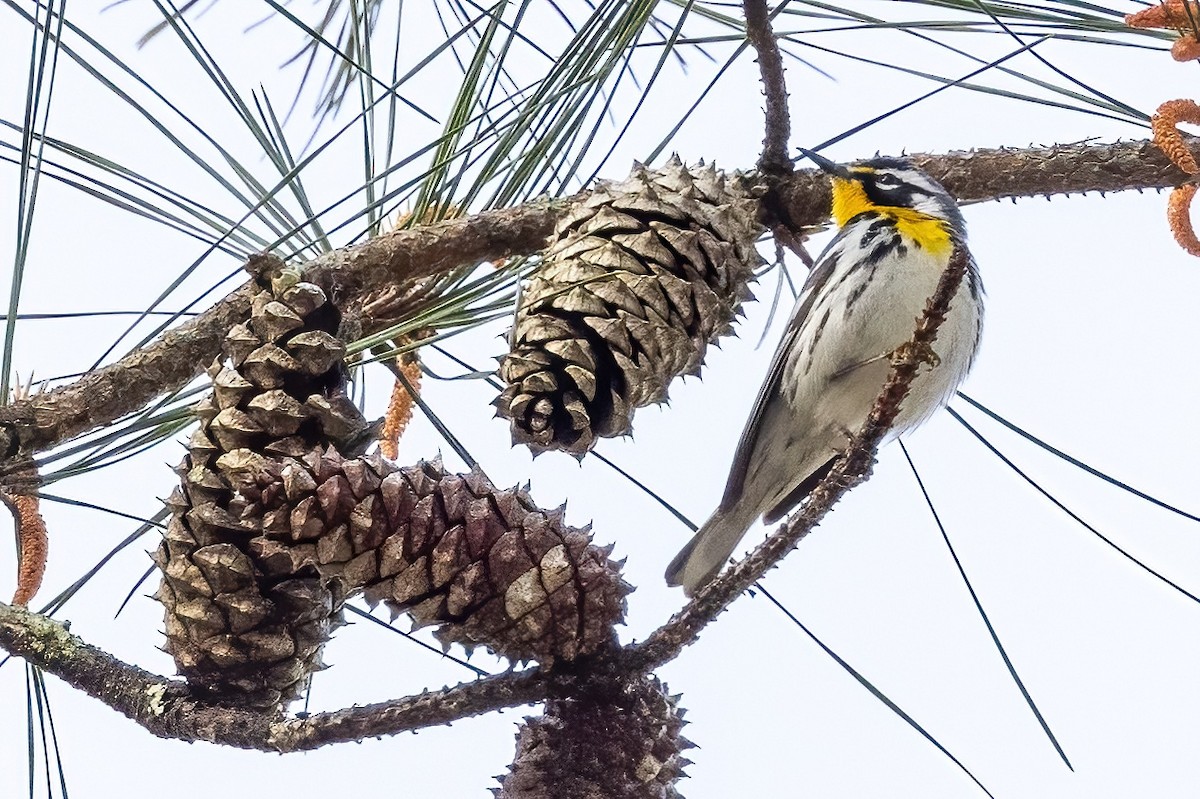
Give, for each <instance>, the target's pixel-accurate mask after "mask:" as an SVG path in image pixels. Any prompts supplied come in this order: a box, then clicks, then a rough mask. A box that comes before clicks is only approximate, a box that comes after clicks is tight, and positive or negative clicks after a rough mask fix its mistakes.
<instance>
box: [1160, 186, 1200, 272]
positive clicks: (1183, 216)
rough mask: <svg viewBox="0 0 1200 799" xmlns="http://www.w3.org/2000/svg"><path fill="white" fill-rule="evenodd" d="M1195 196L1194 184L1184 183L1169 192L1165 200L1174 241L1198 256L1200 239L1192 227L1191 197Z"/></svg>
mask: <svg viewBox="0 0 1200 799" xmlns="http://www.w3.org/2000/svg"><path fill="white" fill-rule="evenodd" d="M1195 196H1196V184H1194V183H1185V184H1183V185H1182V186H1179V187H1178V188H1176V189H1175V190H1174V191H1172V192H1171V197H1170V198H1169V199H1168V200H1167V222H1168V223H1169V224H1170V225H1171V232H1172V233H1173V234H1175V241H1176V242H1178V243H1179V246H1180V247H1182V248H1183V249H1185V250H1187V251H1188V253H1190V254H1191V255H1195V256H1197V257H1200V239H1197V238H1196V231H1195V229H1194V228H1193V227H1192V214H1191V209H1192V198H1193V197H1195Z"/></svg>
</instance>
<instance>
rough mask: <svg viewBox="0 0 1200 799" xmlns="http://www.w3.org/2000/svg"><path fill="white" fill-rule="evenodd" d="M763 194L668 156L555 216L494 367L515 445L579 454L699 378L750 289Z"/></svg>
mask: <svg viewBox="0 0 1200 799" xmlns="http://www.w3.org/2000/svg"><path fill="white" fill-rule="evenodd" d="M758 194H759V191H758V189H757V188H756V187H753V186H750V185H748V184H747V182H746V179H745V178H742V177H739V176H727V175H725V174H724V173H722V172H719V171H718V170H717V169H716V168H715V167H713V166H707V167H706V166H704V165H703V164H701V165H700V166H698V167H687V166H684V165H683V164H682V163H681V162H680V161H679V160H678V158H673V159H672V160H671V162H670V163H669V164H668V165H667V166H666V167H665V168H664V169H662V170H659V171H651V170H649V169H646V168H645V167H643V166H640V165H639V166H637V167H636V168H635V169H634V171H633V174H632V175H630V177H629V178H627V179H626V180H624V181H621V182H619V183H611V182H602V183H600V184H599V185H597V186H596V187H595V189H594V190H593V192H592V193H591V195H590V196H589V197H588V198H587V199H586V200H584V201H583V202H581V203H579V204H578V205H577V206H576V207H575V208H574V209H573V210H572V211H571V212H570V213H568V214H567V215H566V216H565V217H564V218H562V219H561V220H560V221H559V223H558V225H557V226H556V228H555V233H554V235H553V236H552V238H551V244H550V246H549V248H548V249H547V250H546V251H545V253H544V254H543V258H542V263H541V265H540V266H539V267H538V269H537V271H536V272H535V273H534V275H533V277H532V279H531V280H530V281H529V283H528V285H526V286H525V287H524V290H523V292H522V296H521V302H520V306H519V308H518V309H517V317H516V320H515V322H514V325H513V331H512V339H511V350H510V352H509V353H508V354H507V355H506V356H505V357H504V359H503V360H502V362H501V364H500V376H501V378H502V379H503V380H504V382H505V383H506V384H507V386H506V388H505V389H504V390H503V392H502V393H501V395H500V397H499V398H498V399H497V400H496V407H497V409H498V410H497V412H498V414H499V415H500V416H503V417H504V418H507V419H509V420H511V423H512V434H513V440H514V442H516V443H524V444H527V445H529V446H530V447H531V448H532V449H533V450H534V451H535V452H541V451H545V450H550V449H557V450H564V451H566V452H570V453H573V454H575V455H578V456H582V455H583V454H584V453H586V452H587V451H588V450H590V449H591V448H592V447H593V446H594V445H595V443H596V439H597V438H600V437H608V436H618V435H625V434H628V433H629V432H630V430H631V429H632V418H633V413H634V411H635V410H636V409H637V408H639V407H642V406H644V405H649V404H651V403H660V402H663V401H665V400H666V399H667V387H668V384H669V383H670V382H671V381H672V380H673V379H674V378H675V377H677V376H679V375H685V374H692V375H695V374H699V371H700V366H701V364H702V363H703V362H704V354H705V350H706V349H707V347H708V344H709V343H710V342H713V341H715V340H716V339H717V338H718V337H719V336H721V335H722V334H724V333H725V332H726V331H728V330H729V329H730V325H731V323H732V322H733V319H734V316H735V314H736V313H737V312H738V310H739V309H740V307H741V303H742V302H743V301H744V300H746V299H748V298H749V297H750V292H749V289H748V287H747V284H748V283H749V281H750V280H751V279H752V278H753V274H754V268H755V267H756V266H757V265H758V264H759V263H760V261H761V259H760V257H759V255H758V253H757V251H756V250H755V248H754V241H755V239H756V238H757V236H758V234H759V233H760V232H761V230H762V226H761V224H760V223H759V221H758V216H757V214H758V204H757V202H756V197H757V195H758Z"/></svg>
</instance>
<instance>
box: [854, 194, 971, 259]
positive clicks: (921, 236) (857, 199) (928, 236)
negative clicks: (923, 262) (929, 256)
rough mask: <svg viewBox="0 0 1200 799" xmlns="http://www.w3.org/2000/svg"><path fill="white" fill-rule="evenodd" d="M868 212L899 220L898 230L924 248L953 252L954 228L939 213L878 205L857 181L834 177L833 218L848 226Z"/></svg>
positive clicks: (930, 250)
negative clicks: (860, 215)
mask: <svg viewBox="0 0 1200 799" xmlns="http://www.w3.org/2000/svg"><path fill="white" fill-rule="evenodd" d="M866 211H874V212H876V213H879V214H883V215H884V216H887V217H890V218H891V219H893V220H895V223H896V229H897V230H899V231H900V233H901V235H903V236H904V237H905V238H908V239H912V240H913V241H915V242H916V243H917V244H918V245H919V246H920V247H921V248H923V249H925V250H926V251H928V252H930V253H933V254H934V255H940V254H943V253H946V252H949V251H950V250H951V249H952V248H953V246H954V244H953V243H952V242H951V240H950V229H949V227H948V226H947V225H946V223H945V222H944V221H943V220H941V219H938V218H937V217H936V216H930V215H929V214H924V213H921V212H920V211H917V210H914V209H912V208H902V207H899V206H894V205H876V204H875V203H873V202H871V199H870V198H869V197H867V192H866V191H865V190H864V189H863V185H862V184H861V183H859V182H858V181H857V180H845V179H843V178H837V177H835V178H834V179H833V220H834V221H835V222H837V226H838V227H842V226H844V225H845V224H846V223H847V222H849V221H850V220H851V219H853V218H854V217H856V216H858V215H859V214H861V213H864V212H866Z"/></svg>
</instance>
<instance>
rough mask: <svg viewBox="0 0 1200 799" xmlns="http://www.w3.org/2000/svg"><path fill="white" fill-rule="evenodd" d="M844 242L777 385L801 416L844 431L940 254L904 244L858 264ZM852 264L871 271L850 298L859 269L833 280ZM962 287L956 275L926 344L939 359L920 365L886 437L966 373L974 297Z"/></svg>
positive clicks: (859, 418) (867, 403)
mask: <svg viewBox="0 0 1200 799" xmlns="http://www.w3.org/2000/svg"><path fill="white" fill-rule="evenodd" d="M850 249H851V251H850V252H846V253H844V254H842V255H841V257H840V258H839V269H837V270H836V271H835V273H834V274H833V275H832V276H831V277H830V282H829V283H828V284H827V287H834V286H836V287H835V288H833V289H832V290H827V291H826V292H824V293H823V296H822V297H821V299H820V300H819V302H818V303H816V304H815V305H814V307H813V309H812V310H811V311H810V313H809V315H808V317H807V320H806V323H805V325H804V328H803V329H802V331H801V333H800V335H799V337H798V341H797V344H798V345H799V346H796V347H795V348H794V350H793V352H794V353H795V354H794V355H793V358H792V359H791V362H790V363H789V365H788V369H787V372H786V373H785V376H784V386H783V390H784V392H785V393H787V394H790V396H789V399H790V400H791V404H792V407H793V408H795V409H797V410H800V409H803V410H806V411H807V413H806V414H803V415H806V416H808V420H809V423H810V424H812V425H813V426H814V427H816V428H818V429H819V428H825V429H827V430H830V431H840V432H842V433H851V434H852V433H854V432H857V430H858V429H859V428H860V427H861V426H862V424H863V422H865V421H866V417H867V415H868V414H869V413H870V411H871V408H872V407H873V405H874V402H875V399H876V398H877V397H878V395H879V393H880V391H881V390H882V389H883V384H884V383H885V382H886V380H887V377H888V374H889V372H890V368H891V364H890V355H891V353H892V352H894V351H895V350H896V348H898V347H900V346H901V345H902V344H904V343H905V342H907V341H908V340H909V339H911V338H912V335H913V333H914V331H915V330H916V326H917V320H918V319H919V318H920V316H921V314H922V312H923V311H924V308H925V306H926V303H927V302H928V301H929V298H930V296H932V295H933V293H934V291H935V290H936V288H937V283H938V280H939V279H940V278H941V275H942V272H943V270H944V269H945V266H946V263H947V258H946V256H944V255H942V256H936V255H931V254H930V253H929V252H928V251H926V250H922V249H916V248H914V247H912V246H909V247H907V248H906V250H907V251H906V253H905V254H904V255H903V256H898V255H897V254H896V253H895V252H894V251H893V252H892V253H890V254H889V255H887V256H884V257H883V258H881V259H880V260H879V261H878V263H877V264H875V265H874V266H873V267H870V266H858V267H855V264H862V263H864V256H865V253H861V252H855V251H854V250H853V245H850ZM842 265H844V266H842ZM855 268H858V269H873V270H874V271H873V275H872V278H871V280H870V281H869V282H868V283H867V285H866V286H865V287H864V288H862V290H861V293H860V294H859V295H858V296H857V297H854V298H853V299H852V298H851V297H852V294H853V292H854V291H855V289H854V288H853V287H854V286H855V285H861V280H859V279H858V278H859V277H860V276H861V275H855V274H850V275H849V276H848V277H847V278H846V280H845V281H844V282H842V283H840V284H837V283H836V281H839V280H840V279H841V278H842V277H843V276H845V275H846V274H847V270H853V269H855ZM970 292H971V289H970V286H969V285H968V281H967V280H966V279H964V280H963V283H962V285H961V286H960V287H959V290H958V292H957V293H956V295H955V298H954V300H953V301H952V302H951V304H950V310H949V312H948V314H947V316H946V318H945V320H944V321H943V323H942V324H941V325H940V326H939V327H938V333H937V338H936V340H935V341H934V343H933V350H934V352H935V353H937V355H938V357H939V358H940V363H939V365H938V366H937V367H936V368H933V367H930V366H929V365H928V364H925V365H922V366H921V368H920V370H919V371H918V373H917V377H916V378H915V379H914V380H913V382H912V385H911V387H910V392H909V395H908V396H907V397H906V398H905V400H904V402H903V404H902V405H901V409H900V414H899V416H898V417H897V420H896V423H895V424H894V425H893V428H892V431H891V434H890V437H895V436H897V435H899V434H900V433H902V432H904V431H905V430H908V429H911V428H912V427H915V426H916V425H917V424H919V423H920V422H922V421H923V420H924V419H925V418H927V417H928V416H929V415H930V414H931V413H932V412H933V411H935V410H936V409H937V408H938V407H940V406H941V405H942V404H943V403H944V402H945V401H946V400H947V399H948V398H949V397H950V395H951V394H952V393H953V391H954V389H955V388H956V387H957V386H958V384H959V383H960V382H961V381H962V379H963V378H964V377H965V376H966V374H967V371H968V369H969V368H970V365H971V360H972V359H973V357H974V354H975V349H976V346H977V343H978V336H979V322H980V319H979V314H978V304H977V302H976V301H974V300H973V298H972V297H971V293H970ZM843 442H844V439H843ZM830 443H831V445H832V447H834V448H837V447H838V444H836V443H833V442H830Z"/></svg>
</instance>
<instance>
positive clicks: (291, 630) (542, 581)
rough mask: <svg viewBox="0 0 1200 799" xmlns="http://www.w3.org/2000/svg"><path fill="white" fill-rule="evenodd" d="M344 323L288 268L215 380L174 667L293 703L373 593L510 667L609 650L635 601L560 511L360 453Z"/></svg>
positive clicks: (186, 505) (178, 532) (178, 608)
mask: <svg viewBox="0 0 1200 799" xmlns="http://www.w3.org/2000/svg"><path fill="white" fill-rule="evenodd" d="M339 321H340V319H339V314H338V312H337V310H336V309H335V308H334V306H333V304H332V303H330V302H328V301H327V298H326V296H325V294H324V292H322V291H321V289H320V288H318V287H317V286H315V285H313V284H311V283H305V282H301V281H299V280H298V275H297V274H296V273H294V272H288V271H286V270H285V271H284V272H282V273H281V274H280V275H279V276H277V277H276V278H275V280H274V281H273V289H272V290H265V289H264V290H263V291H261V292H260V293H259V294H258V295H257V296H256V297H255V298H254V301H253V312H252V316H251V319H250V320H249V322H248V324H244V325H237V326H235V327H234V328H233V329H232V330H231V331H230V332H229V334H228V336H227V337H226V340H225V345H224V351H223V355H224V357H223V359H221V360H219V361H218V362H217V363H215V364H214V365H213V367H212V368H211V369H210V375H211V376H212V378H213V392H212V394H211V395H210V396H209V397H208V398H206V399H205V400H203V401H202V402H201V403H200V404H199V405H198V406H197V408H196V413H197V415H198V416H199V418H200V427H199V429H198V430H197V431H196V432H195V433H194V434H193V436H192V439H191V441H190V443H189V447H188V454H187V457H186V458H185V459H184V462H183V463H182V464H181V465H180V466H179V468H178V470H177V471H178V472H179V475H180V477H181V485H180V487H179V488H178V489H176V491H175V492H174V493H173V494H172V496H171V498H170V499H169V500H168V504H169V505H170V507H171V508H172V510H173V515H172V519H171V522H170V524H169V526H168V529H167V532H166V535H165V536H164V539H163V541H162V543H161V545H160V546H159V548H158V550H157V552H156V553H155V555H154V558H155V562H156V563H157V564H158V566H159V567H160V569H161V570H162V573H163V580H162V584H161V587H160V588H159V591H158V595H157V596H158V598H159V599H160V601H162V603H163V605H164V606H165V609H166V634H167V644H166V649H167V651H168V652H170V654H171V655H172V656H173V657H174V658H175V661H176V665H177V666H178V668H179V671H180V673H181V674H183V675H184V676H185V677H186V678H187V679H188V681H189V683H191V685H192V686H193V687H194V688H195V689H197V690H199V691H201V692H202V693H205V694H207V695H209V696H210V697H212V698H216V699H220V700H223V701H231V702H234V701H235V702H237V703H239V704H243V705H252V706H259V707H271V706H275V705H277V704H279V703H281V702H285V701H287V700H289V699H291V698H293V697H295V696H296V695H297V693H298V692H299V690H300V687H301V686H302V685H303V683H304V681H305V680H306V679H307V677H308V676H309V675H310V674H311V673H312V671H313V670H314V669H316V668H319V667H320V662H319V653H320V649H321V647H322V645H323V644H324V643H325V641H326V640H327V639H328V638H329V636H330V634H331V632H332V631H333V630H334V629H335V628H336V627H337V626H339V624H340V623H341V608H342V605H343V603H344V602H345V600H346V598H347V597H349V596H351V595H353V594H356V593H358V592H362V591H365V592H366V594H367V598H368V599H369V600H371V601H372V602H379V601H383V602H386V603H387V604H388V605H389V606H390V607H391V608H392V609H393V611H394V612H401V611H406V612H408V613H410V614H411V616H412V617H413V619H414V621H415V622H416V623H417V624H419V625H430V624H436V625H439V630H438V631H437V634H438V636H439V637H440V638H441V640H443V641H444V642H446V643H447V644H449V643H451V642H457V643H461V644H463V645H464V646H467V647H473V646H476V645H484V646H486V647H488V648H489V649H491V650H493V651H495V652H496V653H498V654H501V655H504V656H507V657H509V658H512V659H514V660H528V659H536V660H538V661H540V662H543V663H550V662H553V661H554V660H556V659H567V660H569V659H573V658H575V657H579V656H581V655H584V654H589V653H593V652H596V651H598V650H600V649H602V648H604V647H605V646H607V645H608V644H609V643H610V642H611V641H612V640H613V637H614V632H613V627H614V625H615V624H616V623H618V622H619V621H620V620H621V618H622V616H623V613H624V606H625V599H624V598H625V595H626V594H627V593H628V591H629V587H628V586H627V585H626V584H625V583H624V582H623V581H622V580H621V577H620V572H619V564H616V563H614V562H613V561H611V560H609V558H608V555H609V551H610V550H608V549H601V548H599V547H596V546H593V545H592V544H591V543H590V538H589V536H588V534H587V532H586V531H585V530H579V529H576V528H572V527H568V526H566V525H565V524H564V523H563V520H562V511H561V509H560V510H558V511H550V512H546V511H542V510H541V509H539V508H538V507H537V506H535V505H534V504H533V501H532V500H531V499H530V497H529V495H528V493H527V492H525V491H519V490H515V489H514V490H508V491H502V490H498V489H496V488H495V487H494V486H492V484H491V483H490V482H488V480H487V478H486V477H484V476H483V474H482V473H480V472H478V471H473V472H471V473H469V474H467V475H453V474H449V473H447V472H446V471H445V470H444V469H443V468H442V466H441V464H440V463H438V462H433V463H420V464H417V465H416V466H413V467H408V468H400V467H397V466H396V465H395V464H392V463H391V462H389V461H386V460H384V459H383V458H382V457H381V456H380V455H378V453H375V454H372V455H371V456H364V455H362V454H361V451H362V450H363V449H364V448H365V444H366V443H367V442H368V441H369V435H368V434H369V432H370V430H371V426H370V425H368V424H367V422H366V420H365V419H363V417H362V415H361V414H360V413H359V412H358V410H357V409H356V408H355V407H354V405H353V404H352V403H351V402H350V400H349V398H348V397H347V396H346V393H345V370H344V365H343V357H344V355H345V347H344V345H343V344H342V343H341V341H340V340H339V339H338V338H337V336H336V332H337V330H338V325H339Z"/></svg>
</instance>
